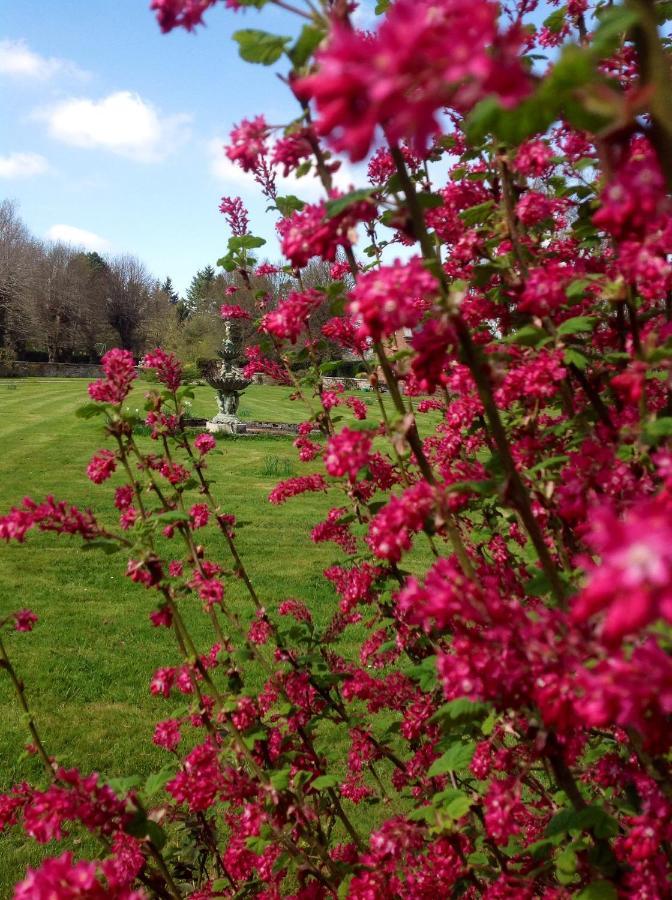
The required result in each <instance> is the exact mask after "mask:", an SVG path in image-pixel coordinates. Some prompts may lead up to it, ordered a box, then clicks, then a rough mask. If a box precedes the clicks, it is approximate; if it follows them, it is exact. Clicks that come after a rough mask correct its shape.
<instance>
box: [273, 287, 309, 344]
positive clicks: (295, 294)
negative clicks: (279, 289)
mask: <svg viewBox="0 0 672 900" xmlns="http://www.w3.org/2000/svg"><path fill="white" fill-rule="evenodd" d="M323 301H324V294H321V293H320V292H319V291H315V290H307V291H292V292H291V293H290V294H288V295H287V297H285V298H284V299H282V300H281V301H280V302H279V303H278V305H277V307H276V308H275V309H274V310H271V312H268V313H266V315H265V316H264V317H263V319H262V320H261V328H260V330H261V331H265V332H266V333H267V334H272V335H273V336H274V337H276V338H280V339H281V340H289V341H291V342H292V344H295V343H296V340H297V338H298V337H299V335H300V334H301V332H302V331H304V330H305V329H306V327H307V324H308V320H309V318H310V315H311V313H313V312H314V311H315V310H316V309H317V308H318V307H319V306H320V304H321V303H322V302H323Z"/></svg>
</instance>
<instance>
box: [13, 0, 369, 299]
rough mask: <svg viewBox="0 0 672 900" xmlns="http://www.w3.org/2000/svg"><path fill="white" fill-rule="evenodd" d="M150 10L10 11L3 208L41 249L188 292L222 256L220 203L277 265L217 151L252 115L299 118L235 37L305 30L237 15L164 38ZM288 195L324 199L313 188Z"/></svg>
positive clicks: (241, 181)
mask: <svg viewBox="0 0 672 900" xmlns="http://www.w3.org/2000/svg"><path fill="white" fill-rule="evenodd" d="M148 6H149V0H112V2H111V0H86V2H83V0H59V2H57V3H56V2H54V0H23V2H21V3H6V4H3V14H2V17H1V19H0V123H2V124H1V125H0V198H2V197H9V198H12V199H15V200H16V201H18V203H19V208H20V214H21V215H22V217H23V219H24V221H25V222H26V224H27V225H28V227H29V228H30V229H31V230H32V231H33V232H34V233H35V234H36V235H37V236H39V237H42V238H52V237H53V238H61V239H66V240H69V241H70V242H72V243H75V244H78V243H83V244H85V245H86V246H88V247H91V248H94V249H100V250H101V252H104V253H110V254H117V253H124V252H130V253H134V254H135V255H137V256H139V257H140V258H141V259H142V260H143V261H144V262H145V263H146V265H147V267H148V268H149V269H150V271H151V272H152V273H153V274H154V275H156V276H157V277H158V278H161V279H163V278H164V277H165V276H166V275H170V276H171V277H172V278H173V281H174V283H175V284H176V286H177V287H178V288H179V289H180V290H184V289H185V288H186V286H187V285H188V283H189V281H190V279H191V276H192V275H193V273H194V272H195V271H196V269H198V268H200V267H201V266H203V265H205V264H207V263H213V264H214V262H215V261H216V260H217V259H218V257H219V256H221V255H222V254H223V252H224V251H225V248H226V240H227V237H228V234H227V231H226V227H225V222H224V219H223V217H222V216H221V214H220V213H219V212H218V209H217V207H218V203H219V198H220V196H221V195H222V194H228V195H236V194H238V195H241V196H242V197H243V198H244V199H245V200H246V202H247V203H248V205H249V207H250V210H251V214H252V229H253V231H254V232H255V233H257V234H260V235H262V236H263V237H266V238H267V239H268V241H269V247H268V252H269V256H271V257H273V256H274V255H275V253H276V247H277V245H276V244H275V239H274V228H273V217H272V216H270V215H266V214H265V213H264V210H265V207H266V203H265V201H264V200H263V198H259V197H258V193H257V189H256V187H255V186H254V185H253V184H250V182H249V180H247V179H246V178H245V177H244V176H243V175H242V173H240V172H239V171H238V170H236V169H235V168H234V167H233V166H232V165H230V164H229V163H228V161H227V160H226V159H225V157H224V155H223V153H222V151H221V144H222V142H223V140H224V139H225V138H226V136H227V135H228V133H229V131H230V128H231V126H232V125H233V124H234V123H236V122H239V121H240V120H241V119H242V118H243V117H245V116H250V115H254V114H257V113H261V112H263V113H264V114H265V115H266V117H267V119H268V121H269V122H272V123H273V124H279V123H284V122H287V121H290V120H291V119H292V118H294V117H295V115H296V112H297V110H298V107H296V106H295V103H294V101H293V100H292V98H291V96H290V94H289V92H288V91H287V90H286V89H285V88H284V87H283V85H282V84H281V83H280V82H279V80H278V79H277V78H275V77H274V76H273V74H272V73H271V72H270V71H269V70H268V69H267V68H265V67H262V66H252V65H249V64H246V63H244V62H242V61H241V60H240V59H239V58H238V54H237V45H236V44H235V43H234V42H233V41H232V40H231V33H232V32H233V31H235V30H236V29H238V28H245V27H248V28H249V27H251V28H254V27H257V28H262V29H264V30H268V31H275V32H277V33H284V34H292V33H294V32H295V30H296V28H297V25H296V20H295V19H294V18H293V17H291V16H286V15H285V14H284V13H282V12H278V11H275V10H274V9H273V8H270V9H267V10H264V11H263V13H262V14H261V15H260V14H259V13H257V12H256V11H255V10H249V11H246V12H245V13H234V12H232V11H229V10H226V9H225V8H224V6H223V4H222V6H221V7H215V8H214V9H212V10H211V11H210V13H209V15H208V17H207V27H205V28H201V29H199V30H198V31H197V32H196V33H195V34H188V33H186V32H184V31H182V30H176V31H174V32H172V33H171V34H168V35H162V34H161V32H160V31H159V28H158V26H157V25H156V22H155V20H154V17H153V15H152V14H151V13H150V12H149V9H148ZM281 68H282V67H281V66H280V69H281ZM342 181H343V183H344V184H343V186H344V187H347V186H348V185H349V184H350V183H351V182H352V183H353V184H360V183H361V182H362V173H361V172H354V171H353V170H351V169H346V171H344V173H343V175H342ZM345 182H347V184H346V183H345ZM283 189H284V192H285V193H287V192H289V191H290V190H291V191H293V192H294V193H298V194H300V195H301V196H303V197H304V199H313V198H314V197H315V196H316V195H317V186H316V185H315V184H312V185H306V184H305V182H303V183H299V184H295V185H293V186H291V187H290V186H284V185H283V186H281V192H283ZM80 232H81V233H80ZM265 249H266V248H265Z"/></svg>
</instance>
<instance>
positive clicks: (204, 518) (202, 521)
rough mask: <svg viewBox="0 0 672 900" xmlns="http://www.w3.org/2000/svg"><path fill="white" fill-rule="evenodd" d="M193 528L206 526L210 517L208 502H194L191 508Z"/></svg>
mask: <svg viewBox="0 0 672 900" xmlns="http://www.w3.org/2000/svg"><path fill="white" fill-rule="evenodd" d="M189 518H190V519H191V527H192V528H205V526H206V525H207V524H208V519H209V518H210V510H209V508H208V504H207V503H194V505H193V506H192V507H191V509H190V510H189Z"/></svg>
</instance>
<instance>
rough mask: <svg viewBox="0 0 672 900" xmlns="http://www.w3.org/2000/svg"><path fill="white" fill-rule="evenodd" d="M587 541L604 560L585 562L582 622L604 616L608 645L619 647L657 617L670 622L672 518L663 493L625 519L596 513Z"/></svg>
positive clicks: (578, 607) (578, 603)
mask: <svg viewBox="0 0 672 900" xmlns="http://www.w3.org/2000/svg"><path fill="white" fill-rule="evenodd" d="M586 542H587V543H588V545H589V546H590V548H591V550H592V551H593V553H595V554H596V555H598V556H599V557H600V558H601V563H600V564H594V563H592V562H590V561H588V560H586V567H587V570H588V580H587V583H586V586H585V587H584V589H583V590H582V591H581V593H580V594H579V596H578V597H577V598H576V600H575V602H574V607H573V616H574V618H575V619H576V620H577V621H579V622H583V621H585V620H586V619H588V618H590V617H592V616H594V615H596V614H597V613H600V612H604V613H605V614H606V615H605V619H604V622H603V624H602V626H601V633H602V636H603V637H604V639H605V640H606V641H609V642H613V643H618V642H620V641H621V640H622V639H623V638H624V637H625V636H626V635H628V634H633V633H636V632H637V631H640V630H641V629H642V628H644V627H646V626H647V625H649V624H650V623H651V622H654V621H656V620H657V619H665V620H666V621H667V622H672V520H671V518H670V509H669V500H668V499H667V498H666V497H665V495H661V496H659V497H656V498H653V499H646V500H642V501H640V502H639V503H638V504H637V505H635V506H633V507H632V508H631V509H630V510H629V511H628V513H626V515H625V516H624V517H623V518H621V517H619V516H617V515H615V513H614V512H613V510H612V509H611V508H610V507H606V506H605V507H603V508H601V509H593V510H592V511H591V514H590V532H589V534H588V536H587V537H586Z"/></svg>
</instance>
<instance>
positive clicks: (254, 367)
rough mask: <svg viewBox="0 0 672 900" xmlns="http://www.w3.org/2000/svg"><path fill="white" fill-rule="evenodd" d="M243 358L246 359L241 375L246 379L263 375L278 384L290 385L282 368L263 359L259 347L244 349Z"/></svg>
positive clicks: (287, 376) (271, 361)
mask: <svg viewBox="0 0 672 900" xmlns="http://www.w3.org/2000/svg"><path fill="white" fill-rule="evenodd" d="M245 356H246V357H247V365H245V366H244V367H243V373H244V375H245V377H246V378H253V377H254V376H255V375H258V374H264V375H268V376H269V377H270V378H272V379H273V381H276V382H277V383H278V384H291V379H290V377H289V375H288V374H287V371H286V369H285V368H284V366H282V365H280V364H279V363H276V362H273V360H272V359H268V358H267V357H265V356H264V355H263V353H262V352H261V347H258V346H251V347H245Z"/></svg>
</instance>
